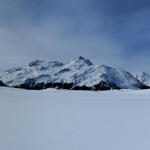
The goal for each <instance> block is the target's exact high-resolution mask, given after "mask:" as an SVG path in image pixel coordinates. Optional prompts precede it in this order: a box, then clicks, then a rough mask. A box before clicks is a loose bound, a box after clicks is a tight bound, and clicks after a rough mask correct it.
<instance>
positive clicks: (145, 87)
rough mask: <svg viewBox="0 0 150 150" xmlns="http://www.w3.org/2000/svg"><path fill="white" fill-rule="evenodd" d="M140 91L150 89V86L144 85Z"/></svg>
mask: <svg viewBox="0 0 150 150" xmlns="http://www.w3.org/2000/svg"><path fill="white" fill-rule="evenodd" d="M140 89H142V90H144V89H150V87H149V86H146V85H143V86H142V87H141V88H140Z"/></svg>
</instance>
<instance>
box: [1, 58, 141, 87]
mask: <svg viewBox="0 0 150 150" xmlns="http://www.w3.org/2000/svg"><path fill="white" fill-rule="evenodd" d="M31 78H32V79H34V80H35V81H36V83H42V82H44V83H50V82H53V83H54V82H55V83H56V82H61V83H75V84H76V85H79V86H82V85H85V86H88V87H90V86H91V87H92V86H94V85H96V84H98V83H99V82H100V81H101V80H104V81H106V82H108V83H114V84H115V85H116V86H117V87H119V88H124V89H128V88H129V89H138V88H139V87H141V86H143V83H141V82H140V81H139V80H137V79H136V78H134V77H133V76H132V75H131V74H130V73H129V72H127V71H124V70H123V69H115V68H112V67H108V66H105V65H102V66H98V65H94V64H93V63H92V62H90V60H88V59H85V58H83V57H79V58H77V59H75V60H72V61H70V62H67V63H61V62H57V61H53V62H51V61H48V62H45V61H39V60H35V61H32V62H31V63H29V65H28V66H26V67H15V68H13V69H10V70H8V71H5V72H3V73H1V74H0V80H1V81H2V82H3V83H5V84H6V85H8V86H12V87H14V86H18V85H20V84H22V83H24V82H25V81H26V80H27V79H31Z"/></svg>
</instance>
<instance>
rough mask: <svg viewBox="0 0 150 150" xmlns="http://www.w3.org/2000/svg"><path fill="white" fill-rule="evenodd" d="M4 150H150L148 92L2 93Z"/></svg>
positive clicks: (0, 129) (1, 139)
mask: <svg viewBox="0 0 150 150" xmlns="http://www.w3.org/2000/svg"><path fill="white" fill-rule="evenodd" d="M0 96H1V97H0V118H1V122H0V149H1V150H149V149H150V142H149V141H150V119H149V118H150V90H135V91H133V90H125V91H124V90H123V91H107V92H84V91H67V90H66V91H65V90H64V91H63V90H60V91H57V90H54V89H47V90H42V91H27V90H20V89H13V88H3V87H0Z"/></svg>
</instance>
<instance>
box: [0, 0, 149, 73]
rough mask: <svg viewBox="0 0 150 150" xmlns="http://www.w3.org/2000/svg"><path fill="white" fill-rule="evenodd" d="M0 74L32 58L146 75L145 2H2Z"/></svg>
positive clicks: (147, 28) (147, 69) (20, 0)
mask: <svg viewBox="0 0 150 150" xmlns="http://www.w3.org/2000/svg"><path fill="white" fill-rule="evenodd" d="M0 3H1V5H0V52H1V55H0V70H5V69H8V68H10V67H13V66H16V65H17V66H18V65H25V64H27V63H28V62H29V61H31V60H33V59H44V60H60V61H68V60H70V59H73V58H76V57H78V56H83V57H86V58H89V59H91V60H92V61H93V62H94V63H96V64H106V65H109V66H113V67H121V68H124V69H126V70H129V71H139V70H140V71H146V72H149V73H150V67H149V63H150V61H149V56H150V19H149V14H150V1H148V0H126V1H124V0H76V1H74V0H42V1H41V0H0Z"/></svg>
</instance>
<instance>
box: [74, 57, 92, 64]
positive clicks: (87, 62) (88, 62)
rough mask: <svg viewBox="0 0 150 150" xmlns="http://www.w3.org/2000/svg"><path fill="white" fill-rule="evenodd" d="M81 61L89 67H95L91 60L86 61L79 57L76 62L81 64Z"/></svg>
mask: <svg viewBox="0 0 150 150" xmlns="http://www.w3.org/2000/svg"><path fill="white" fill-rule="evenodd" d="M81 61H83V62H84V63H86V64H87V65H88V66H91V65H93V63H92V62H91V61H90V60H89V59H85V58H84V57H82V56H79V57H78V58H77V59H76V60H75V62H81Z"/></svg>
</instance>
